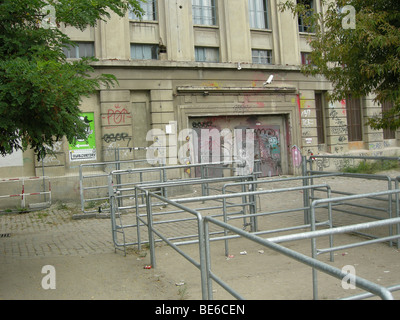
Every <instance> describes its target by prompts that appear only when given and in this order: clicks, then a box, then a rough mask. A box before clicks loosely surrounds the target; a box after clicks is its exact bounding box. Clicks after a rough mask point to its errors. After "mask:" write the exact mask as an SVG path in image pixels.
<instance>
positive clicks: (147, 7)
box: [129, 0, 157, 21]
mask: <svg viewBox="0 0 400 320" xmlns="http://www.w3.org/2000/svg"><path fill="white" fill-rule="evenodd" d="M139 4H140V7H141V8H142V9H143V11H144V14H143V16H142V17H138V16H137V15H136V14H135V13H133V12H132V11H131V12H130V13H129V19H132V20H143V21H156V20H157V0H146V2H139Z"/></svg>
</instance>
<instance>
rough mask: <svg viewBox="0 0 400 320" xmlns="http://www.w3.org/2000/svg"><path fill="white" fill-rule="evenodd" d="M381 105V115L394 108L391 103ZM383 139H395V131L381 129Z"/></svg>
mask: <svg viewBox="0 0 400 320" xmlns="http://www.w3.org/2000/svg"><path fill="white" fill-rule="evenodd" d="M381 105H382V113H385V112H387V111H390V110H391V109H392V108H393V107H394V103H393V102H392V101H385V102H383V103H381ZM383 139H384V140H390V139H396V130H392V129H390V128H387V129H383Z"/></svg>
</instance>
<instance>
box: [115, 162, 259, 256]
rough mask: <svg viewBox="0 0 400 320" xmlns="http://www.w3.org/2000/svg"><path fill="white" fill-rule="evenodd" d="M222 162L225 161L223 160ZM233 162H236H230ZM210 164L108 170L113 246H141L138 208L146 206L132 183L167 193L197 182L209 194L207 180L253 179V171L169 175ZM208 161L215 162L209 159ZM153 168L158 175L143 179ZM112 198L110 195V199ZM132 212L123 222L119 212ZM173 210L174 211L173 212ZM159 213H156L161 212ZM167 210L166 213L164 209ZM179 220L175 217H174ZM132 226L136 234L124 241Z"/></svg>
mask: <svg viewBox="0 0 400 320" xmlns="http://www.w3.org/2000/svg"><path fill="white" fill-rule="evenodd" d="M218 164H220V163H218ZM224 164H225V162H224ZM231 164H236V162H234V163H231ZM209 165H210V164H208V163H207V164H190V165H179V166H163V167H150V168H140V169H128V170H115V171H112V172H111V173H110V174H109V176H108V194H109V197H110V204H111V203H112V206H110V209H111V210H110V212H111V213H110V217H111V225H112V235H113V243H114V246H115V248H116V249H121V248H122V250H123V251H124V253H126V250H125V249H126V247H127V246H131V245H138V247H139V248H140V247H141V244H142V243H146V242H143V241H142V240H141V233H140V228H141V226H142V224H141V223H140V217H141V215H140V213H139V210H140V208H143V207H144V206H146V204H145V203H144V200H143V196H144V194H143V193H140V192H137V189H136V187H137V186H141V187H142V188H149V189H150V190H152V191H153V192H155V193H158V194H161V195H163V196H164V197H167V195H168V192H169V189H170V188H179V187H181V188H182V187H185V188H188V187H190V186H194V185H200V186H201V194H202V195H206V194H210V190H212V188H211V187H210V185H211V184H215V183H221V182H228V181H244V180H254V179H256V175H257V173H256V172H254V174H252V175H248V176H228V177H220V178H209V177H206V176H205V175H204V174H202V175H201V176H202V178H187V179H177V178H176V175H172V178H171V176H169V174H168V173H169V171H172V172H175V174H176V170H185V169H188V168H189V169H193V168H199V169H200V170H201V172H203V170H205V169H206V168H207V167H208V166H209ZM211 165H215V163H212V164H211ZM152 172H156V173H157V175H159V179H156V180H147V181H143V179H142V177H143V175H145V174H148V173H152ZM132 175H140V177H141V179H140V181H136V180H135V179H132ZM122 176H125V179H122V178H121V177H122ZM118 177H120V179H119V181H120V183H119V184H115V183H114V181H116V180H117V178H118ZM111 198H112V199H111ZM220 207H221V205H219V206H214V207H213V209H217V208H220ZM132 212H134V213H136V221H135V222H132V223H128V224H127V223H125V222H123V221H122V220H123V219H122V214H124V213H132ZM174 213H176V212H174ZM161 214H163V213H161V212H160V213H158V215H161ZM164 214H168V213H164ZM178 221H179V220H178ZM130 228H134V229H136V231H137V238H136V239H135V240H134V241H127V240H126V236H125V233H124V232H125V230H126V229H130ZM119 234H121V235H122V242H121V241H120V240H119V239H118V235H119Z"/></svg>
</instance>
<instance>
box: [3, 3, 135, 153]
mask: <svg viewBox="0 0 400 320" xmlns="http://www.w3.org/2000/svg"><path fill="white" fill-rule="evenodd" d="M140 1H142V0H139V1H134V0H125V1H121V0H46V1H42V0H0V154H2V155H6V154H9V153H12V152H13V151H16V150H19V149H22V150H26V149H27V148H29V147H30V148H32V149H34V151H35V152H37V153H38V155H40V156H44V155H45V153H47V152H50V149H51V147H52V146H53V144H54V142H56V141H59V140H60V139H62V138H63V137H64V136H65V137H66V138H67V139H68V141H69V142H72V141H74V139H75V138H76V137H84V136H85V127H86V125H85V124H84V123H83V122H82V121H80V120H79V113H80V109H79V105H80V103H81V99H82V97H85V96H89V95H90V94H92V93H93V92H95V91H96V90H97V89H99V88H100V86H101V85H107V86H114V85H115V84H116V83H117V81H116V78H115V77H114V76H112V75H108V74H102V75H96V76H95V75H94V68H93V67H92V66H91V63H92V62H93V61H96V59H95V58H84V59H81V60H79V61H73V62H71V61H67V59H66V56H65V54H64V51H63V49H64V48H66V47H68V46H73V45H74V43H73V42H72V41H71V40H70V39H69V38H68V36H67V35H66V34H64V33H62V32H61V31H60V29H59V28H57V27H59V26H60V25H65V26H73V27H76V28H78V29H80V30H84V29H85V28H87V27H88V26H95V25H96V23H97V22H98V21H99V20H106V19H108V18H110V12H115V13H116V14H118V15H119V16H123V15H125V14H126V12H127V10H129V9H131V10H133V11H134V12H135V13H136V14H138V15H139V16H140V15H141V14H143V11H142V9H141V7H140ZM44 146H48V147H50V148H45V147H44Z"/></svg>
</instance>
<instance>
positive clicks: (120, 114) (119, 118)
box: [103, 105, 132, 124]
mask: <svg viewBox="0 0 400 320" xmlns="http://www.w3.org/2000/svg"><path fill="white" fill-rule="evenodd" d="M120 109H121V106H118V105H117V106H115V109H108V113H107V121H108V124H125V122H126V119H130V118H132V116H131V115H130V113H129V112H128V110H126V109H125V108H123V109H122V110H120ZM105 118H106V117H103V119H105Z"/></svg>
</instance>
